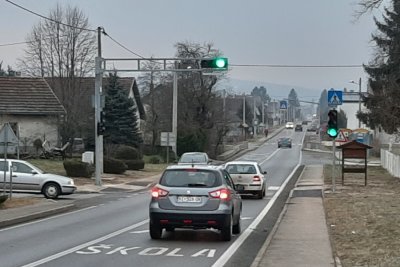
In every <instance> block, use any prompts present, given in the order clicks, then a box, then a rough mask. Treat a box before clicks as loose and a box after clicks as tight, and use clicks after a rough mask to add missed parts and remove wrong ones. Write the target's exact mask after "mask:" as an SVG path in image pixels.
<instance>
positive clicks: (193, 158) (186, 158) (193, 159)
mask: <svg viewBox="0 0 400 267" xmlns="http://www.w3.org/2000/svg"><path fill="white" fill-rule="evenodd" d="M179 162H181V163H199V162H200V163H207V159H206V157H205V156H204V155H202V154H193V155H182V157H181V158H180V159H179Z"/></svg>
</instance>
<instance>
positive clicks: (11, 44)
mask: <svg viewBox="0 0 400 267" xmlns="http://www.w3.org/2000/svg"><path fill="white" fill-rule="evenodd" d="M28 43H30V42H19V43H9V44H0V47H1V46H13V45H21V44H28Z"/></svg>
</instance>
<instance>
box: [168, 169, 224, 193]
mask: <svg viewBox="0 0 400 267" xmlns="http://www.w3.org/2000/svg"><path fill="white" fill-rule="evenodd" d="M160 184H161V185H164V186H171V187H204V188H207V187H216V186H220V185H221V178H220V175H218V172H215V171H210V170H199V169H176V170H166V171H165V172H164V173H163V175H162V177H161V179H160Z"/></svg>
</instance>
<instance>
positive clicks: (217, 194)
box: [208, 188, 231, 200]
mask: <svg viewBox="0 0 400 267" xmlns="http://www.w3.org/2000/svg"><path fill="white" fill-rule="evenodd" d="M208 194H209V195H210V196H211V197H213V198H219V199H221V200H229V199H230V198H231V192H230V191H229V190H228V189H226V188H223V189H219V190H215V191H212V192H210V193H208Z"/></svg>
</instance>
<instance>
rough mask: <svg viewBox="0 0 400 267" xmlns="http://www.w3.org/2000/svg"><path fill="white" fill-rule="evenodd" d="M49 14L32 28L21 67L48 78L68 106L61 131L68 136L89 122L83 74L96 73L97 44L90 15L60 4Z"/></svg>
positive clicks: (25, 71) (30, 74)
mask: <svg viewBox="0 0 400 267" xmlns="http://www.w3.org/2000/svg"><path fill="white" fill-rule="evenodd" d="M48 18H50V19H51V20H46V19H44V20H41V21H39V23H38V24H36V25H35V26H34V27H33V28H32V31H31V32H30V34H29V35H28V37H27V42H28V47H27V49H26V50H25V56H24V57H23V58H22V59H20V60H19V68H20V69H21V71H23V72H24V73H25V74H27V75H29V76H33V77H38V76H39V77H45V78H47V79H48V81H49V83H50V85H51V87H52V88H53V89H54V91H55V93H56V95H57V96H58V98H59V99H60V101H61V103H62V104H63V105H64V107H65V109H66V110H67V119H68V120H67V121H65V122H64V124H63V125H62V126H63V127H62V129H63V130H62V133H61V134H62V136H63V139H65V138H68V137H71V135H73V134H75V133H76V132H80V131H81V129H82V128H83V127H86V126H87V122H85V121H84V120H82V116H81V114H82V113H83V112H86V110H85V111H83V110H82V107H86V106H87V104H84V103H83V102H82V101H86V98H85V97H84V96H85V95H87V92H84V91H83V90H81V81H80V78H82V77H85V76H88V74H90V73H93V70H94V57H95V55H96V49H97V45H96V38H95V33H94V31H92V30H89V29H88V28H89V22H88V18H87V17H86V16H85V14H84V13H83V12H82V11H81V10H79V9H78V8H77V7H71V6H66V7H63V6H61V5H59V4H57V6H56V7H55V8H54V9H53V10H51V11H50V12H49V15H48ZM57 22H59V23H57Z"/></svg>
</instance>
